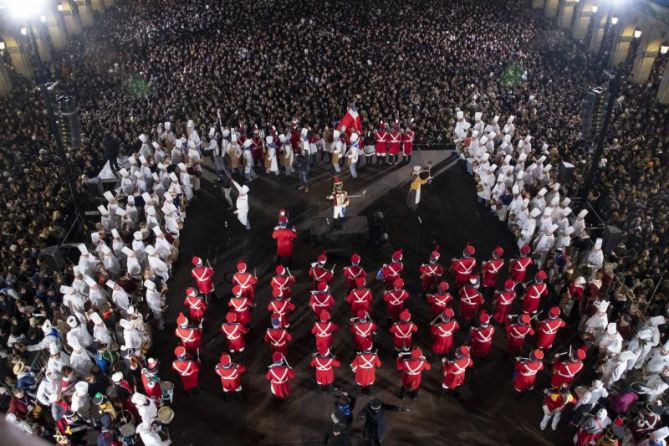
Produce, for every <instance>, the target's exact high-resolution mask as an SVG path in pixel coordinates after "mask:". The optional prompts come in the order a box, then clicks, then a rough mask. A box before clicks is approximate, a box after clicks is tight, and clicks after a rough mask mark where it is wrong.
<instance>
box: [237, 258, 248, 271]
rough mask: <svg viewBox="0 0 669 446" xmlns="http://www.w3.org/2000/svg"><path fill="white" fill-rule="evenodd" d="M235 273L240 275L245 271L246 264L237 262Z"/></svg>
mask: <svg viewBox="0 0 669 446" xmlns="http://www.w3.org/2000/svg"><path fill="white" fill-rule="evenodd" d="M237 271H238V272H240V273H243V272H244V271H246V263H244V261H243V260H240V261H239V262H237Z"/></svg>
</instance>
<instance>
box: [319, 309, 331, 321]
mask: <svg viewBox="0 0 669 446" xmlns="http://www.w3.org/2000/svg"><path fill="white" fill-rule="evenodd" d="M318 318H319V319H320V320H321V321H323V322H325V321H329V320H330V313H329V312H328V311H327V310H321V312H320V313H319V314H318Z"/></svg>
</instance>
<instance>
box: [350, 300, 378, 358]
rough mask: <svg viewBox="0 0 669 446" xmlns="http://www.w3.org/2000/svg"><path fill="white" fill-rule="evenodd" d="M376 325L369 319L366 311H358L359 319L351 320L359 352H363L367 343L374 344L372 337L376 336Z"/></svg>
mask: <svg viewBox="0 0 669 446" xmlns="http://www.w3.org/2000/svg"><path fill="white" fill-rule="evenodd" d="M375 330H376V324H375V323H374V321H372V320H371V319H370V318H369V314H368V313H367V312H366V311H363V310H360V311H358V317H355V318H353V319H351V331H352V332H353V341H354V342H355V346H356V348H357V349H358V350H362V349H363V347H364V346H365V345H366V344H367V341H369V342H370V343H372V335H373V334H376V331H375Z"/></svg>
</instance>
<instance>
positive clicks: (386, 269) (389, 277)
mask: <svg viewBox="0 0 669 446" xmlns="http://www.w3.org/2000/svg"><path fill="white" fill-rule="evenodd" d="M402 257H403V253H402V250H401V249H398V250H397V251H395V252H393V255H392V257H391V259H390V260H391V261H390V263H389V264H384V265H383V266H382V267H381V274H382V276H383V281H384V282H385V284H386V290H392V289H393V286H394V284H395V279H400V278H401V275H402V271H403V270H404V264H403V263H402Z"/></svg>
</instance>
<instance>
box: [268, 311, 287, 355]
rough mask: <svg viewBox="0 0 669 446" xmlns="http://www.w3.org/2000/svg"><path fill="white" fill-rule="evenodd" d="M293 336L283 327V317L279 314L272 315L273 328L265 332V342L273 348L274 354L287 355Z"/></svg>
mask: <svg viewBox="0 0 669 446" xmlns="http://www.w3.org/2000/svg"><path fill="white" fill-rule="evenodd" d="M292 339H293V336H292V335H291V334H290V333H288V330H286V329H285V328H282V327H281V317H280V316H279V315H278V314H273V315H272V328H268V329H267V330H266V331H265V342H266V343H267V344H269V346H270V347H271V348H272V352H280V353H282V354H284V355H285V354H286V351H287V350H288V343H289V342H290V341H291V340H292Z"/></svg>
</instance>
